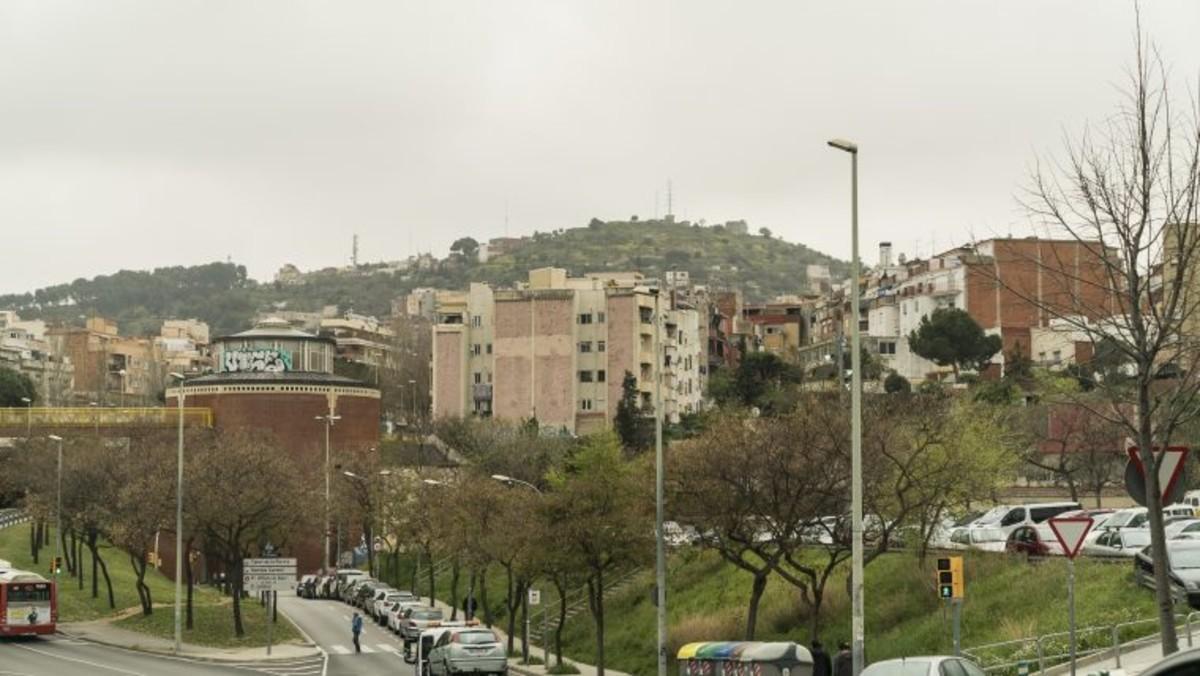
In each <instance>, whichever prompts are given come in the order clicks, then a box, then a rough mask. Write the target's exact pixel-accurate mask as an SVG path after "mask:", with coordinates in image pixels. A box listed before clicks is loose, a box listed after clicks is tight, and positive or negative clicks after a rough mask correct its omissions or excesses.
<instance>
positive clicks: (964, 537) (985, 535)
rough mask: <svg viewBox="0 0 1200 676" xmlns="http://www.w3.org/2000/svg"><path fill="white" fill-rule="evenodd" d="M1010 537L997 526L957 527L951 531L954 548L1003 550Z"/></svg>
mask: <svg viewBox="0 0 1200 676" xmlns="http://www.w3.org/2000/svg"><path fill="white" fill-rule="evenodd" d="M1007 541H1008V538H1007V537H1005V535H1004V531H1003V530H1001V529H999V528H995V527H982V528H972V527H966V528H955V529H954V531H953V532H952V533H950V544H951V545H952V548H953V549H978V550H980V551H984V552H1002V551H1004V547H1005V543H1006V542H1007Z"/></svg>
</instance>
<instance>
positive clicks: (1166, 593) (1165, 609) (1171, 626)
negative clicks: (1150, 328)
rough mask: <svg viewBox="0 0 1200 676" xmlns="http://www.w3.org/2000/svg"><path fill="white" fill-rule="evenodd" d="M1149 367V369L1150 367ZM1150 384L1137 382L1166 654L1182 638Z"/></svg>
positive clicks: (1175, 648) (1160, 624)
mask: <svg viewBox="0 0 1200 676" xmlns="http://www.w3.org/2000/svg"><path fill="white" fill-rule="evenodd" d="M1147 370H1149V369H1147ZM1150 415H1151V409H1150V383H1149V382H1147V381H1146V380H1144V379H1143V380H1142V381H1140V382H1139V383H1138V447H1139V448H1138V453H1140V454H1141V459H1142V467H1144V468H1145V475H1146V511H1147V512H1148V513H1149V516H1150V550H1151V557H1150V559H1151V561H1153V562H1154V597H1155V601H1156V603H1157V605H1158V629H1159V632H1160V636H1161V639H1162V652H1163V655H1170V654H1172V653H1174V652H1177V651H1178V650H1179V639H1178V638H1177V637H1176V635H1175V606H1174V603H1172V599H1171V587H1170V584H1171V583H1170V579H1169V577H1168V571H1167V566H1165V565H1163V563H1164V562H1165V561H1167V543H1166V541H1165V537H1164V532H1163V513H1162V499H1161V496H1160V491H1161V488H1160V487H1159V485H1158V465H1157V464H1156V463H1155V459H1154V435H1153V432H1152V430H1151V427H1150V424H1151V420H1150Z"/></svg>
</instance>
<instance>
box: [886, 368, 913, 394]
mask: <svg viewBox="0 0 1200 676" xmlns="http://www.w3.org/2000/svg"><path fill="white" fill-rule="evenodd" d="M883 391H884V392H887V393H888V394H896V393H900V392H912V383H910V382H908V378H905V377H904V376H902V375H900V374H899V373H896V372H895V371H892V372H891V373H889V374H888V377H887V378H884V380H883Z"/></svg>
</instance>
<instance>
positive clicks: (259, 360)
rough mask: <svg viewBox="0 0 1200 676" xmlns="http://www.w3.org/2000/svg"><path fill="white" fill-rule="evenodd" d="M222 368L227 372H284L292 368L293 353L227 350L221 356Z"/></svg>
mask: <svg viewBox="0 0 1200 676" xmlns="http://www.w3.org/2000/svg"><path fill="white" fill-rule="evenodd" d="M221 370H222V371H225V372H226V373H238V372H246V371H263V372H266V373H282V372H284V371H291V370H292V355H291V353H290V352H280V351H279V350H226V351H225V354H224V356H222V357H221Z"/></svg>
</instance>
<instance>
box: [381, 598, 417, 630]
mask: <svg viewBox="0 0 1200 676" xmlns="http://www.w3.org/2000/svg"><path fill="white" fill-rule="evenodd" d="M423 605H425V604H424V603H422V602H421V601H419V600H417V601H400V602H399V603H397V604H395V605H394V606H392V607H391V609H390V610H388V619H387V626H388V629H391V630H392V631H393V632H394V633H397V634H399V633H400V627H401V623H402V622H404V613H405V611H407V610H408V609H409V608H419V607H421V606H423Z"/></svg>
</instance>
